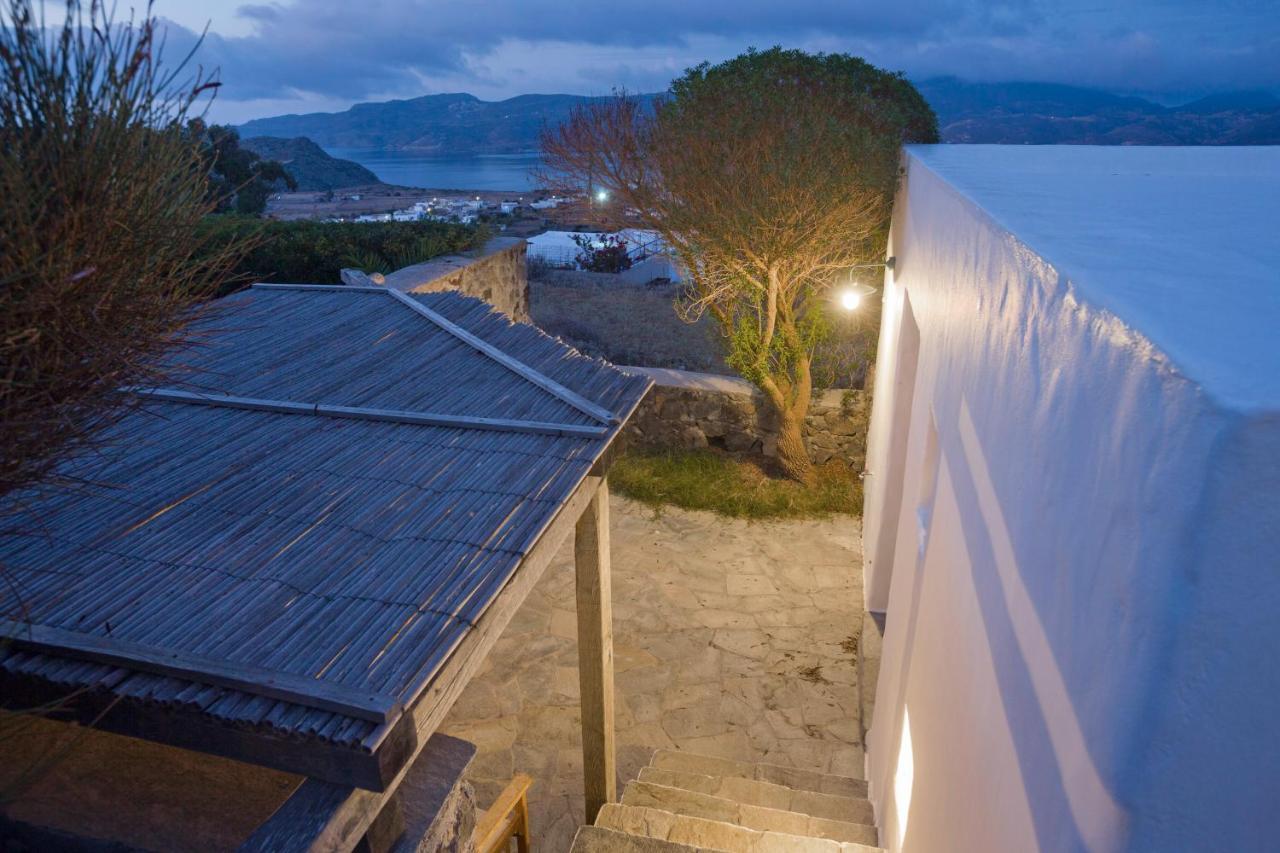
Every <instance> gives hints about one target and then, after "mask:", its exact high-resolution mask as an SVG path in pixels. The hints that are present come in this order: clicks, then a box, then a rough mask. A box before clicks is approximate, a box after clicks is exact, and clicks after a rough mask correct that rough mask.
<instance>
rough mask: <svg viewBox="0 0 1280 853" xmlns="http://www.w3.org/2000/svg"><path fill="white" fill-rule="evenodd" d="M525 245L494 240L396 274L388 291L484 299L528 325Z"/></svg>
mask: <svg viewBox="0 0 1280 853" xmlns="http://www.w3.org/2000/svg"><path fill="white" fill-rule="evenodd" d="M527 247H528V244H527V243H526V242H525V241H524V240H522V239H520V238H517V237H497V238H495V239H493V240H490V241H489V242H488V243H486V244H485V245H484V247H483V248H481V249H479V250H476V251H474V252H465V253H463V254H460V255H445V256H443V257H439V258H432V259H431V260H429V261H427V262H425V263H421V264H414V265H413V266H410V267H405V268H404V269H400V270H396V271H395V272H393V273H391V274H390V275H388V276H387V277H386V285H387V287H391V288H395V289H396V290H402V291H404V292H406V293H435V292H437V291H441V290H456V291H458V292H459V293H462V294H465V295H466V296H474V297H475V298H477V299H483V300H484V301H485V302H488V303H489V304H490V305H492V306H493V307H494V308H497V309H498V310H499V311H501V312H502V313H504V314H506V315H507V316H508V317H510V318H511V319H512V320H515V321H516V322H518V323H527V322H529V280H528V271H527V267H526V262H525V250H526V248H527Z"/></svg>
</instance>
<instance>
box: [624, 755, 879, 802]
mask: <svg viewBox="0 0 1280 853" xmlns="http://www.w3.org/2000/svg"><path fill="white" fill-rule="evenodd" d="M649 764H650V766H651V767H656V768H658V769H661V770H682V771H685V772H687V773H699V774H701V775H703V776H728V777H735V778H739V779H755V780H757V781H760V782H771V783H773V784H775V785H786V786H787V787H788V788H795V789H796V790H797V791H814V792H816V793H819V794H834V795H835V796H837V797H866V796H867V783H866V781H864V780H862V779H854V778H852V777H850V776H833V775H831V774H829V773H817V772H815V771H813V770H800V769H798V768H795V767H784V766H782V765H780V764H752V763H750V762H748V761H730V760H729V759H727V758H713V757H712V756H709V755H698V754H696V753H692V752H680V751H678V750H674V749H660V750H658V751H657V752H655V753H654V754H653V760H652V761H650V762H649Z"/></svg>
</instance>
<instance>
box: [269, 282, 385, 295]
mask: <svg viewBox="0 0 1280 853" xmlns="http://www.w3.org/2000/svg"><path fill="white" fill-rule="evenodd" d="M251 287H252V289H254V290H332V291H336V292H338V293H386V292H387V288H385V287H383V286H382V285H378V284H275V283H269V282H265V281H259V282H255V283H254V284H253V285H251Z"/></svg>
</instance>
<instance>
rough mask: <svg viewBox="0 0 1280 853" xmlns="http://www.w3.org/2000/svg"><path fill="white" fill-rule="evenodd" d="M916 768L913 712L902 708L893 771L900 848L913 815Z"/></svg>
mask: <svg viewBox="0 0 1280 853" xmlns="http://www.w3.org/2000/svg"><path fill="white" fill-rule="evenodd" d="M915 779H916V766H915V758H914V756H913V755H912V753H911V712H910V711H909V710H908V709H907V706H906V705H903V706H902V740H901V741H899V742H898V763H897V766H895V767H894V769H893V810H894V814H895V816H896V817H897V819H898V846H897V849H898V850H901V849H902V842H903V840H904V839H905V838H906V837H907V818H908V817H910V815H911V791H912V789H913V788H914V787H915Z"/></svg>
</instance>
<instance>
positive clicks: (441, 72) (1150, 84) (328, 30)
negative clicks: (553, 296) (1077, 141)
mask: <svg viewBox="0 0 1280 853" xmlns="http://www.w3.org/2000/svg"><path fill="white" fill-rule="evenodd" d="M164 2H165V0H161V2H160V5H159V6H158V11H159V12H161V13H163V12H164V11H165V5H164ZM204 8H211V7H205V6H201V9H204ZM230 9H234V11H227V12H226V14H224V15H223V16H222V19H221V20H220V19H219V17H218V13H217V12H216V11H215V12H214V13H213V21H212V27H211V32H210V34H209V36H208V37H207V38H206V40H205V43H204V44H203V45H202V47H201V50H200V53H199V60H200V61H201V62H202V63H203V64H204V65H205V66H206V67H209V66H213V65H216V66H219V67H220V69H221V79H222V80H223V82H224V84H225V85H224V87H223V91H222V92H221V94H220V95H219V99H220V103H219V107H218V110H219V111H221V112H222V113H223V114H224V115H227V116H232V115H233V114H235V113H237V112H239V113H244V112H246V111H248V110H249V109H250V108H251V105H259V106H262V105H265V104H273V105H281V104H295V105H296V108H297V109H313V108H316V107H315V105H317V104H326V105H330V104H334V103H351V102H355V101H360V100H372V99H385V98H392V97H412V96H416V95H420V94H424V93H427V92H439V91H470V92H473V93H475V94H477V95H480V96H481V97H491V98H492V97H507V96H510V95H514V94H519V93H521V92H547V91H571V92H584V93H591V92H595V93H598V92H607V91H609V90H610V89H611V88H613V87H615V86H619V85H623V86H626V87H627V88H630V89H637V90H653V89H660V88H663V87H665V85H666V83H667V82H668V81H669V80H670V79H671V78H672V77H673V76H675V75H676V74H678V73H680V71H681V70H683V69H684V68H686V67H688V66H690V65H694V64H697V63H698V62H701V61H703V60H711V61H717V60H720V59H724V58H727V57H729V56H733V55H735V54H737V53H739V52H741V51H742V50H743V49H744V48H746V47H747V46H750V45H756V46H759V47H768V46H771V45H774V44H783V45H785V46H789V47H803V48H806V49H810V50H833V51H849V52H853V53H857V54H859V55H862V56H865V57H866V58H867V59H869V60H870V61H872V62H875V63H876V64H878V65H882V66H885V67H888V68H892V69H895V70H905V71H906V72H907V73H908V74H910V75H911V76H914V77H917V78H922V77H928V76H934V75H941V74H951V75H956V76H959V77H965V78H971V79H987V80H1013V79H1021V80H1027V79H1034V80H1046V81H1052V82H1064V83H1075V84H1079V85H1090V86H1099V87H1104V88H1109V89H1113V90H1118V91H1145V92H1175V91H1176V92H1178V93H1198V92H1205V91H1211V90H1221V89H1226V88H1272V89H1280V16H1278V15H1275V14H1274V11H1273V9H1272V8H1271V0H1216V2H1212V1H1211V2H1205V0H1130V2H1127V3H1123V4H1115V3H1112V4H1107V3H1104V2H1102V0H1005V2H994V3H992V2H983V0H894V2H889V3H886V2H883V0H874V2H868V0H786V2H780V0H643V2H642V1H641V0H616V2H610V3H602V2H599V0H558V2H548V0H360V2H358V3H351V2H350V0H294V2H289V3H285V2H277V3H266V4H248V5H238V6H235V7H228V10H230ZM182 17H183V19H184V20H185V21H187V23H188V24H189V25H191V26H194V24H192V22H191V20H190V19H191V18H192V15H190V14H188V15H184V16H182ZM169 27H170V42H171V44H172V45H173V46H174V47H175V48H177V47H179V46H180V45H182V44H184V43H185V44H191V43H193V41H194V38H195V36H194V35H193V33H192V30H191V29H189V28H188V27H186V26H183V25H181V24H177V23H170V25H169ZM224 33H233V34H224ZM175 52H176V51H175ZM234 117H235V118H236V119H237V120H239V119H242V118H247V117H248V115H236V116H234Z"/></svg>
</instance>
